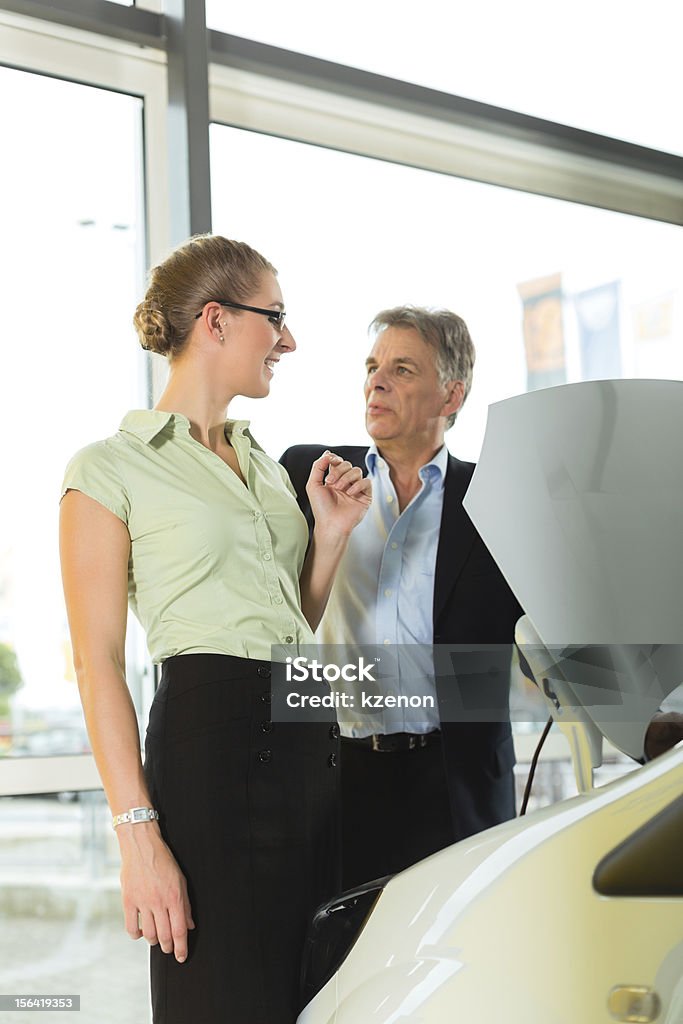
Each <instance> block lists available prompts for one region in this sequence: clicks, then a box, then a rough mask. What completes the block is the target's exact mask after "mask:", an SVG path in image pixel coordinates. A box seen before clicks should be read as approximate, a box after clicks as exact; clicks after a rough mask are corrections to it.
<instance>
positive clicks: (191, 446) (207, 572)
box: [62, 410, 315, 662]
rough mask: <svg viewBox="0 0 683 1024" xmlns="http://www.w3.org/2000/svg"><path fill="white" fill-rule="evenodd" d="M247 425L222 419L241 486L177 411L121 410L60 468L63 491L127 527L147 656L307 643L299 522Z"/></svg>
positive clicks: (279, 475)
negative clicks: (101, 434)
mask: <svg viewBox="0 0 683 1024" xmlns="http://www.w3.org/2000/svg"><path fill="white" fill-rule="evenodd" d="M248 426H249V424H248V421H247V420H228V421H227V422H226V424H225V435H226V437H227V438H228V439H229V440H230V443H231V444H232V446H233V448H234V449H235V452H236V454H237V459H238V461H239V465H240V469H241V470H242V475H243V476H244V479H245V480H246V481H247V484H248V486H246V487H245V485H244V484H243V483H242V481H241V480H240V479H239V477H238V476H237V475H236V473H234V472H233V470H232V469H230V467H229V466H227V465H226V464H225V463H224V462H223V460H222V459H221V458H219V456H218V455H216V454H215V453H214V452H211V451H209V449H208V448H206V447H205V446H204V445H202V444H200V443H199V442H198V441H195V439H194V438H193V437H192V436H191V435H190V421H189V420H188V419H187V418H186V417H185V416H181V415H180V414H179V413H169V412H157V411H156V410H138V411H134V412H129V413H128V414H127V416H125V418H124V420H123V422H122V423H121V426H120V428H119V431H118V433H117V434H115V435H114V436H113V437H110V438H107V439H106V440H104V441H98V442H96V443H95V444H91V445H89V446H88V447H87V448H83V449H82V450H81V451H79V452H77V454H76V455H75V456H74V457H73V459H72V460H71V462H70V463H69V465H68V466H67V469H66V474H65V477H64V483H63V486H62V496H63V495H64V494H65V493H66V492H67V491H68V490H70V489H73V490H77V491H82V492H83V493H84V494H87V495H88V496H89V497H91V498H94V499H95V500H96V501H98V502H99V503H100V504H101V505H104V506H105V507H106V508H108V509H109V510H110V511H111V512H113V513H114V515H116V516H118V518H119V519H121V520H122V521H123V522H124V523H125V524H126V526H127V528H128V532H129V534H130V540H131V552H130V561H129V563H128V600H129V603H130V607H131V608H132V610H133V612H134V613H135V615H136V616H137V618H138V619H139V620H140V622H141V624H142V626H143V628H144V630H145V632H146V634H147V644H148V646H149V651H150V654H151V656H152V659H153V660H154V661H155V662H162V661H163V660H164V659H165V658H169V657H171V655H174V654H191V653H199V652H209V653H218V654H233V655H237V656H238V657H243V658H257V659H267V660H269V659H270V656H271V644H310V643H314V642H315V640H314V637H313V634H312V633H311V630H310V628H309V626H308V623H307V622H306V620H305V618H304V616H303V613H302V611H301V598H300V592H299V575H300V572H301V567H302V565H303V560H304V556H305V554H306V546H307V543H308V529H307V525H306V520H305V519H304V516H303V514H302V513H301V511H300V510H299V507H298V505H297V502H296V497H295V494H294V490H293V488H292V485H291V483H290V481H289V477H288V476H287V473H286V471H285V470H284V469H283V467H282V466H280V465H279V464H278V463H277V462H274V461H273V460H272V459H270V458H269V457H268V456H267V455H266V454H265V452H264V451H263V449H262V448H261V447H260V446H259V445H258V444H257V443H256V441H255V440H254V438H253V437H252V436H251V434H250V433H249V430H248V429H247V428H248Z"/></svg>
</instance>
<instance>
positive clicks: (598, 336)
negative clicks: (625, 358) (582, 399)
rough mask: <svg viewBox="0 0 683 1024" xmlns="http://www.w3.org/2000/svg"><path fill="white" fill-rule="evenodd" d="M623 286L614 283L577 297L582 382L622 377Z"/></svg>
mask: <svg viewBox="0 0 683 1024" xmlns="http://www.w3.org/2000/svg"><path fill="white" fill-rule="evenodd" d="M619 286H620V282H619V281H610V283H609V284H601V285H598V287H597V288H589V289H588V290H587V291H584V292H579V293H578V294H577V295H575V296H574V307H575V309H576V317H577V321H578V326H579V348H580V351H581V378H582V380H605V379H614V378H616V377H621V340H620V331H619Z"/></svg>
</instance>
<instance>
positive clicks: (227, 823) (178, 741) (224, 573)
mask: <svg viewBox="0 0 683 1024" xmlns="http://www.w3.org/2000/svg"><path fill="white" fill-rule="evenodd" d="M284 317H285V314H284V306H283V301H282V293H281V291H280V287H279V284H278V282H277V278H276V272H275V270H274V268H273V267H272V266H271V265H270V263H268V262H267V260H265V259H264V258H263V257H262V256H260V255H259V254H258V253H257V252H255V251H254V250H253V249H251V248H250V247H249V246H247V245H245V244H244V243H240V242H233V241H229V240H228V239H225V238H221V237H218V236H216V237H212V236H198V237H196V238H193V239H191V240H190V241H189V242H188V243H187V244H185V245H183V246H181V247H180V248H178V249H177V250H175V251H174V252H173V253H172V254H171V255H170V256H169V257H168V259H166V260H165V261H164V262H163V263H162V264H161V265H159V266H158V267H156V268H155V269H154V270H153V271H152V274H151V281H150V286H149V289H148V291H147V295H146V297H145V300H144V301H143V302H142V303H141V304H140V305H139V306H138V309H137V311H136V314H135V326H136V329H137V332H138V335H139V338H140V341H141V344H142V346H143V347H144V348H146V349H150V350H152V351H155V352H158V353H162V354H164V355H166V356H167V357H168V359H169V362H170V370H169V379H168V384H167V386H166V388H165V390H164V392H163V394H162V396H161V398H160V400H159V402H158V403H157V405H156V407H155V409H153V410H144V411H137V412H132V413H129V414H128V415H127V416H126V417H125V418H124V420H123V423H122V424H121V428H120V430H119V432H118V433H117V434H116V435H115V436H114V437H112V438H108V439H107V440H104V441H100V442H97V443H96V444H93V445H90V446H89V447H87V448H85V449H83V450H82V451H81V452H79V453H78V454H77V455H76V456H75V457H74V458H73V459H72V461H71V462H70V464H69V466H68V468H67V471H66V476H65V480H64V485H63V496H62V502H61V522H60V547H61V557H62V573H63V579H64V589H65V596H66V602H67V610H68V615H69V625H70V630H71V636H72V643H73V649H74V659H75V664H76V669H77V674H78V682H79V688H80V692H81V698H82V701H83V707H84V712H85V716H86V721H87V725H88V731H89V734H90V739H91V743H92V748H93V753H94V756H95V760H96V762H97V766H98V769H99V771H100V774H101V776H102V781H103V784H104V789H105V792H106V795H107V799H108V802H109V805H110V808H111V811H112V814H113V815H114V819H113V823H114V825H115V827H116V834H117V837H118V839H119V842H120V847H121V863H122V869H121V884H122V895H123V905H124V911H125V921H126V929H127V931H128V933H129V934H130V935H131V937H132V938H140V937H141V936H144V937H145V938H146V939H147V941H148V942H149V943H150V944H151V947H152V949H151V977H152V1003H153V1009H154V1021H155V1024H162V1022H163V1024H174V1022H178V1024H180V1022H183V1024H218V1022H220V1024H229V1022H233V1021H234V1022H235V1024H291V1022H292V1021H293V1020H294V1018H295V1016H296V1010H297V1005H296V1004H297V982H298V970H299V962H300V955H301V948H302V943H303V938H304V932H305V926H306V921H307V918H308V916H309V914H310V912H311V911H312V910H313V908H314V907H315V905H316V904H317V903H318V902H320V901H321V900H323V899H325V898H328V897H329V896H330V895H331V894H332V893H333V891H334V888H335V885H336V882H337V878H336V869H335V857H336V848H335V839H336V810H335V795H336V774H337V773H336V770H335V765H336V761H335V744H336V740H337V730H336V728H335V727H332V728H330V727H329V726H326V725H320V726H311V725H306V726H304V725H292V724H288V725H284V724H280V723H274V724H273V723H271V722H270V716H269V701H270V684H269V681H268V680H269V676H270V668H269V658H270V652H271V644H294V645H299V644H306V643H312V642H314V641H313V634H312V630H313V629H315V628H316V626H317V624H318V621H319V619H320V616H321V615H322V612H323V609H324V606H325V603H326V600H327V597H328V594H329V590H330V587H331V583H332V578H333V575H334V571H335V569H336V566H337V564H338V562H339V559H340V558H341V555H342V553H343V551H344V548H345V546H346V542H347V540H348V536H349V533H350V531H351V530H352V529H353V527H354V525H356V523H358V522H359V521H360V519H361V518H362V516H363V515H364V513H365V511H366V509H367V507H368V505H369V503H370V485H369V482H368V481H367V480H363V479H362V474H361V472H360V470H357V469H354V468H352V467H351V466H350V464H349V463H346V462H343V461H342V460H341V459H340V458H338V457H337V456H334V455H333V454H331V453H329V452H327V453H325V455H324V456H323V457H322V458H320V459H318V460H317V462H315V463H314V464H313V468H312V471H311V477H310V481H309V496H310V499H311V505H312V507H313V509H314V513H315V517H316V526H315V531H314V534H313V539H312V542H311V544H310V547H309V550H308V553H307V554H306V555H305V553H306V548H307V542H308V534H307V528H306V523H305V520H304V518H303V516H302V514H301V513H300V511H299V509H298V506H297V504H296V501H295V499H294V497H293V491H292V488H291V485H290V484H289V480H288V478H287V476H286V473H285V472H284V470H283V469H282V467H280V466H279V465H278V464H277V463H275V462H273V461H272V460H271V459H269V458H268V457H267V456H266V455H265V453H264V452H263V450H262V449H261V448H260V447H259V446H258V444H257V443H256V442H255V441H254V439H253V438H252V436H251V434H250V433H249V431H248V429H247V424H246V422H245V421H232V420H226V411H227V407H228V405H229V403H230V401H231V399H232V398H233V397H234V396H235V395H238V394H239V395H247V396H249V397H251V398H263V397H265V396H266V395H267V394H268V392H269V390H270V382H271V379H272V377H273V375H274V373H275V372H276V366H277V363H278V362H279V360H280V359H281V358H282V357H283V356H285V355H288V354H289V353H290V352H293V351H294V349H295V347H296V344H295V341H294V338H293V337H292V335H291V333H290V332H289V329H288V328H287V327H286V326H285V323H284ZM304 556H305V560H304ZM127 601H128V602H129V603H130V605H131V608H132V609H133V611H134V612H135V613H136V615H137V616H138V618H139V619H140V621H141V623H142V625H143V627H144V629H145V631H146V634H147V642H148V646H149V649H150V653H151V655H152V658H153V660H154V661H155V662H160V663H161V664H162V675H161V685H160V687H159V690H158V691H157V694H156V696H155V700H154V703H153V706H152V710H151V714H150V722H149V727H148V730H147V742H146V757H145V767H144V771H143V768H142V764H141V758H140V750H139V742H138V729H137V723H136V718H135V713H134V709H133V705H132V702H131V699H130V695H129V692H128V689H127V686H126V682H125V663H124V640H125V629H126V604H127ZM157 815H158V818H157Z"/></svg>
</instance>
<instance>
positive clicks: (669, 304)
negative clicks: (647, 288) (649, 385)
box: [633, 292, 683, 377]
mask: <svg viewBox="0 0 683 1024" xmlns="http://www.w3.org/2000/svg"><path fill="white" fill-rule="evenodd" d="M674 304H675V295H674V293H673V292H668V293H666V294H664V295H658V296H656V297H653V298H650V299H646V300H644V301H643V302H639V303H638V304H637V305H636V306H634V307H633V340H634V342H635V344H634V357H635V367H634V368H635V375H636V376H637V377H680V376H681V375H682V374H683V353H681V346H680V344H677V343H676V338H675V336H674Z"/></svg>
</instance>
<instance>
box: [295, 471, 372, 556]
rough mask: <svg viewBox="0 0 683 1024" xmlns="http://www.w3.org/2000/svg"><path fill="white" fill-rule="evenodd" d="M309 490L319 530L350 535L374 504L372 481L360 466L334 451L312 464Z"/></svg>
mask: <svg viewBox="0 0 683 1024" xmlns="http://www.w3.org/2000/svg"><path fill="white" fill-rule="evenodd" d="M326 474H327V475H326ZM306 493H307V495H308V500H309V501H310V503H311V509H312V510H313V515H314V516H315V527H316V531H320V530H322V531H323V532H325V531H328V530H330V531H334V532H335V533H338V534H343V535H347V536H348V534H350V533H351V531H352V530H353V528H354V526H357V525H358V523H359V522H360V521H361V519H362V518H363V516H364V515H365V513H366V512H367V510H368V508H369V507H370V504H371V502H372V483H371V482H370V480H369V479H368V478H367V477H363V471H362V470H361V469H359V468H358V467H357V466H352V465H351V463H350V462H345V461H344V460H343V459H342V458H341V456H339V455H334V454H333V452H323V454H322V455H321V456H320V458H319V459H316V461H315V462H314V463H313V465H312V467H311V475H310V476H309V478H308V483H307V484H306Z"/></svg>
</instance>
